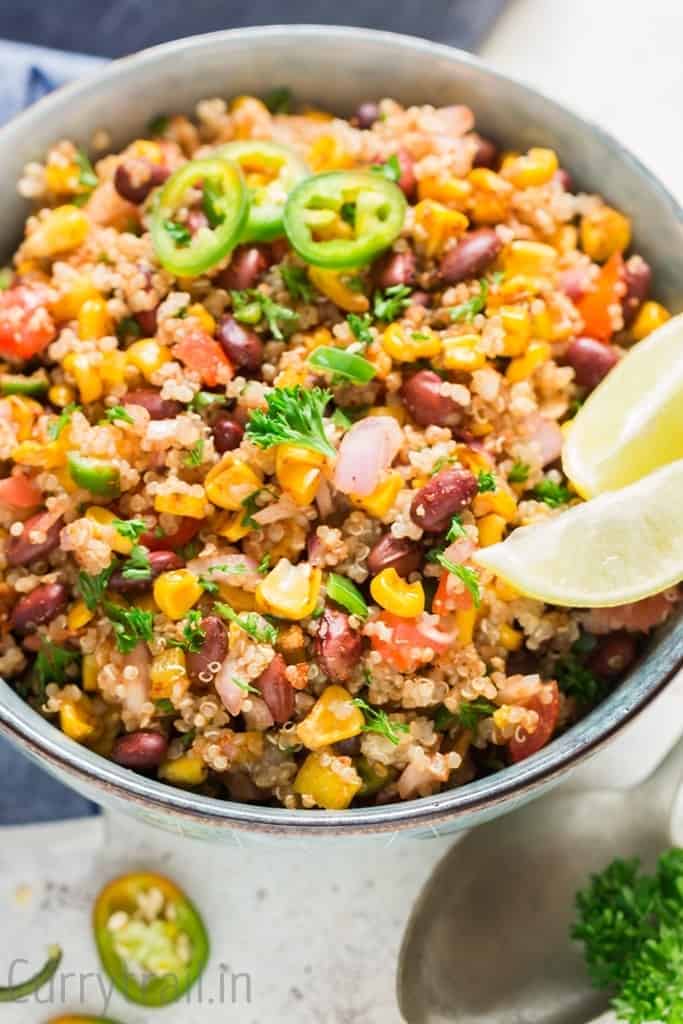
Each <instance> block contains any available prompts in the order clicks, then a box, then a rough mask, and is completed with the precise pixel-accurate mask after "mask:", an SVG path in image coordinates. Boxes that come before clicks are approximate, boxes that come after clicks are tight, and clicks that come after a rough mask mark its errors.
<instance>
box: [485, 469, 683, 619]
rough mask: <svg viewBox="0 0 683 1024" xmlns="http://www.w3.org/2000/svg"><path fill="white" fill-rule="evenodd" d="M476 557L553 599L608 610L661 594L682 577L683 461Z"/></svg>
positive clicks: (528, 590) (526, 589)
mask: <svg viewBox="0 0 683 1024" xmlns="http://www.w3.org/2000/svg"><path fill="white" fill-rule="evenodd" d="M473 557H474V559H475V561H476V562H478V564H479V565H482V566H484V568H486V569H490V570H491V572H493V573H495V574H496V576H499V577H500V578H501V579H503V580H504V581H505V582H506V583H509V584H511V585H512V586H513V587H515V588H516V589H517V590H519V591H521V593H523V594H526V595H527V596H529V597H536V598H538V599H539V600H541V601H546V602H548V604H558V605H566V606H568V607H573V608H610V607H613V606H614V605H619V604H628V603H630V602H631V601H639V600H640V599H641V598H644V597H650V595H652V594H657V593H659V592H660V591H662V590H665V589H666V588H667V587H670V586H672V585H673V584H674V583H677V582H678V581H679V580H681V579H683V459H679V460H678V461H677V462H674V463H672V464H671V465H669V466H663V467H662V468H661V469H658V470H655V472H654V473H650V474H649V475H648V476H645V477H643V479H642V480H639V481H638V482H637V483H635V484H631V485H630V486H629V487H625V488H623V489H622V490H619V491H609V492H608V493H606V494H602V495H600V497H598V498H594V499H593V500H592V501H588V502H586V503H585V504H581V505H575V506H574V507H573V508H570V509H568V510H567V511H566V512H561V513H560V514H559V515H556V516H553V517H552V518H550V519H546V520H544V521H543V522H540V523H535V524H534V525H533V526H523V527H521V528H520V529H518V530H515V531H514V533H512V534H511V535H510V537H509V538H508V539H507V540H505V541H503V542H502V543H501V544H494V545H492V546H491V547H488V548H483V549H482V550H481V551H477V552H476V554H475V555H474V556H473Z"/></svg>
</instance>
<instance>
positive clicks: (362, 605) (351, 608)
mask: <svg viewBox="0 0 683 1024" xmlns="http://www.w3.org/2000/svg"><path fill="white" fill-rule="evenodd" d="M325 589H326V590H327V596H328V597H329V598H330V600H331V601H334V602H336V604H340V605H341V606H342V608H346V610H347V611H348V612H351V614H352V615H357V616H358V618H359V619H367V617H368V606H367V604H366V602H365V598H364V597H363V595H362V594H361V592H360V590H359V589H358V587H357V586H356V584H355V583H352V582H351V580H349V579H347V578H346V576H340V575H338V573H336V572H331V573H329V575H328V577H327V583H326V586H325Z"/></svg>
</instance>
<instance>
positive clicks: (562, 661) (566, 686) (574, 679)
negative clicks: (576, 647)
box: [554, 651, 602, 705]
mask: <svg viewBox="0 0 683 1024" xmlns="http://www.w3.org/2000/svg"><path fill="white" fill-rule="evenodd" d="M554 675H555V679H556V680H557V685H558V686H559V688H560V689H561V690H562V692H563V693H564V694H566V695H567V696H568V697H574V698H575V699H576V700H577V701H578V702H579V704H583V705H593V704H596V703H597V701H598V698H599V697H600V694H601V691H602V683H601V682H600V680H599V679H596V677H595V676H594V675H593V673H592V672H591V670H590V669H589V668H586V666H585V665H584V664H583V663H582V662H581V661H580V659H579V658H577V656H576V654H574V652H573V651H570V652H569V653H568V654H565V655H563V656H562V657H561V658H559V659H558V660H557V662H556V663H555V669H554Z"/></svg>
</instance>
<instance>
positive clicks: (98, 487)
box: [67, 452, 121, 498]
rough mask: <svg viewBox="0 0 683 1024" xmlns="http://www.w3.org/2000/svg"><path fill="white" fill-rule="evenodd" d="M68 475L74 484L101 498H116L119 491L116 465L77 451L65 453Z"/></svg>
mask: <svg viewBox="0 0 683 1024" xmlns="http://www.w3.org/2000/svg"><path fill="white" fill-rule="evenodd" d="M67 466H68V467H69V476H70V477H71V479H72V480H73V482H74V483H75V484H78V486H79V487H82V488H83V489H84V490H86V491H90V493H91V494H98V495H99V496H100V497H101V498H116V497H118V495H119V493H120V490H121V488H120V474H119V471H118V469H117V467H116V466H110V465H109V463H108V462H104V461H103V460H102V459H93V458H90V456H88V455H80V454H79V453H78V452H69V454H68V455H67Z"/></svg>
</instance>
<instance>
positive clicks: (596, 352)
mask: <svg viewBox="0 0 683 1024" xmlns="http://www.w3.org/2000/svg"><path fill="white" fill-rule="evenodd" d="M564 358H565V360H566V361H567V362H568V363H569V365H570V366H572V367H573V368H574V376H575V378H576V383H577V384H578V385H579V386H580V387H582V388H588V389H589V391H592V390H593V388H596V387H597V386H598V384H599V383H600V381H601V380H602V379H603V377H606V376H607V374H608V373H609V371H610V370H611V369H612V367H613V366H616V364H617V363H618V362H619V354H618V352H617V350H616V349H615V348H614V347H613V346H612V345H606V344H604V343H603V342H602V341H596V340H595V338H576V339H575V340H574V341H572V343H571V345H570V346H569V348H568V349H567V351H566V352H565V356H564Z"/></svg>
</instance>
